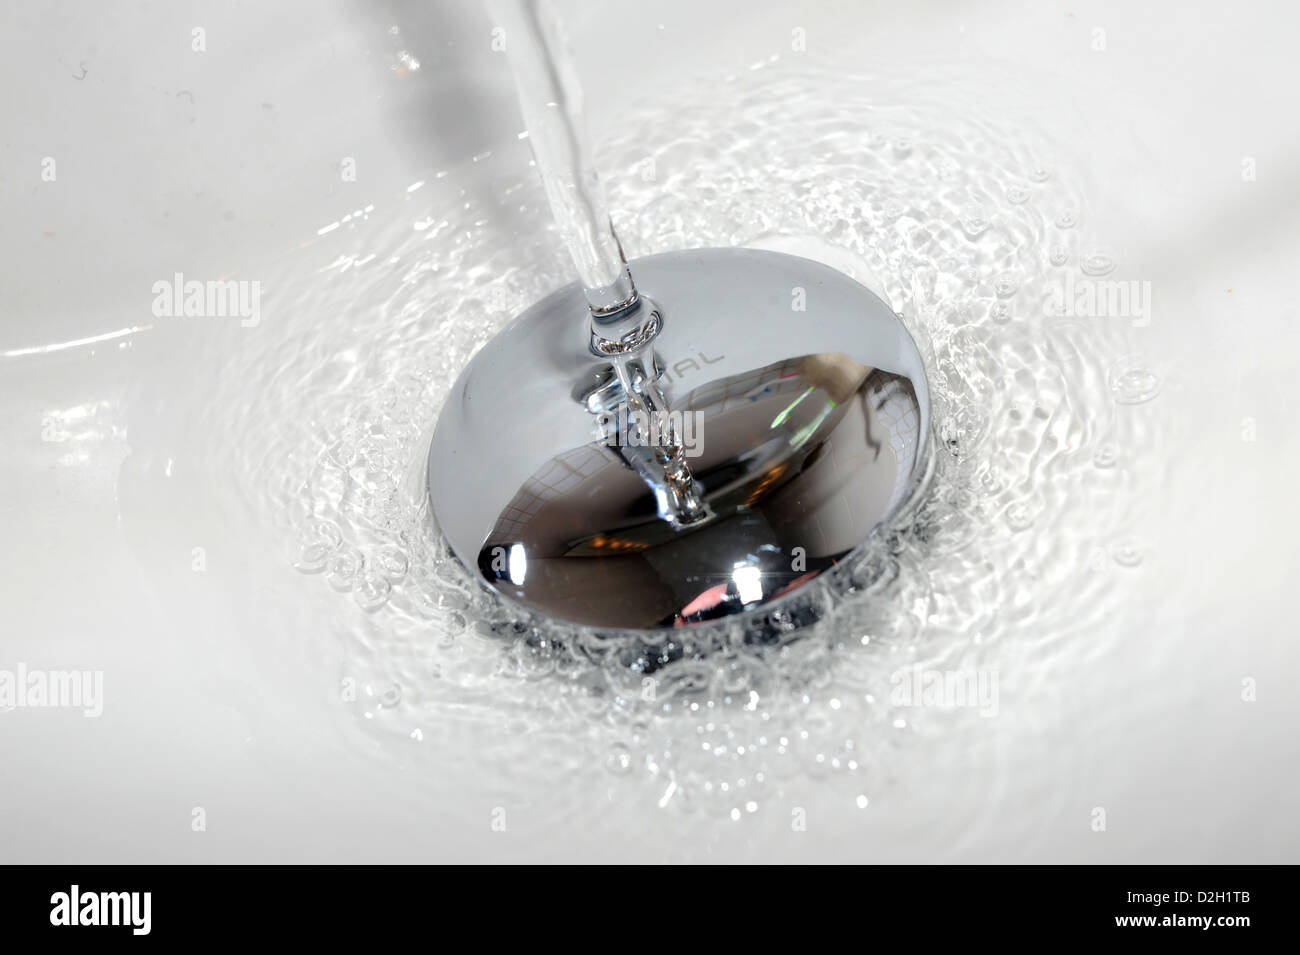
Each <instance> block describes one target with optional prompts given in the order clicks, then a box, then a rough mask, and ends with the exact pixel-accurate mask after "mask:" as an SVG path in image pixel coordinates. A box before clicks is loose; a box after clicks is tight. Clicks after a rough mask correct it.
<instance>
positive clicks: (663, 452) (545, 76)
mask: <svg viewBox="0 0 1300 955" xmlns="http://www.w3.org/2000/svg"><path fill="white" fill-rule="evenodd" d="M492 9H493V12H494V14H495V15H496V17H497V20H498V22H500V23H501V24H502V26H503V28H504V30H505V31H506V33H505V35H506V50H507V55H508V56H509V59H510V66H511V69H512V71H513V73H514V77H515V90H516V92H517V93H518V94H519V107H520V110H521V111H522V113H523V116H524V122H525V124H526V125H527V127H528V138H529V141H530V142H531V143H532V147H533V156H534V157H535V159H536V162H537V170H538V172H539V173H540V175H541V178H542V183H543V185H544V186H545V188H546V196H547V199H548V200H549V202H550V206H551V214H552V215H553V216H554V218H555V223H556V226H557V227H558V228H559V232H560V239H561V241H562V242H563V243H564V245H565V247H566V248H567V249H568V251H569V255H570V257H571V258H572V259H573V264H574V266H575V268H576V269H577V270H578V276H579V279H580V280H581V282H582V285H583V291H584V292H585V294H586V297H587V304H588V305H589V306H590V307H591V315H592V332H591V347H592V351H594V352H596V353H597V354H599V355H602V356H606V357H608V358H609V359H610V363H611V365H612V369H613V371H614V374H615V375H616V376H617V378H618V382H619V384H620V385H621V386H622V391H623V402H624V403H625V404H626V405H627V407H628V410H629V411H630V412H631V415H630V416H629V419H628V420H631V421H633V422H649V423H651V426H650V431H651V434H650V435H643V436H642V438H641V440H637V441H626V440H616V441H613V442H611V443H612V445H613V446H614V447H616V448H617V449H618V451H619V453H620V454H621V455H623V457H624V458H625V459H626V460H627V463H628V464H629V465H630V466H631V467H632V468H633V469H634V470H635V471H636V472H637V474H639V475H640V476H641V478H642V480H643V481H644V482H645V483H646V486H647V487H648V488H649V489H650V491H651V493H652V494H653V495H654V497H655V500H656V505H657V508H658V511H659V515H660V516H661V517H662V518H663V519H664V520H666V521H667V522H668V523H669V524H671V525H673V526H674V527H687V526H690V525H694V524H699V523H700V522H702V521H704V520H706V519H707V517H708V516H709V511H708V509H707V507H706V506H705V504H704V502H703V500H702V498H701V493H700V489H699V487H698V486H697V485H696V482H695V477H694V475H693V474H692V473H691V468H690V465H689V464H688V463H687V460H686V449H685V448H684V447H683V446H682V442H681V438H680V435H678V434H677V433H676V431H675V430H674V429H673V427H672V421H673V418H672V414H671V408H669V406H668V401H667V399H666V398H665V396H664V393H663V390H662V389H661V388H660V387H659V385H658V383H657V382H656V381H655V375H654V371H653V364H654V363H653V361H651V362H646V361H643V360H642V359H641V357H640V354H641V353H642V350H643V349H644V348H645V347H647V346H648V345H649V344H650V343H651V341H653V339H654V336H655V335H656V334H658V331H659V327H660V322H661V316H660V314H659V308H658V305H657V304H656V303H654V302H650V301H648V300H643V299H642V298H641V297H640V296H639V295H638V293H637V288H636V283H635V282H634V281H633V279H632V272H631V270H630V269H629V268H628V265H627V260H626V259H625V258H624V255H623V247H622V244H621V243H620V242H619V241H618V235H617V234H616V233H615V231H614V223H613V220H612V219H611V218H610V215H609V210H608V207H607V206H606V203H605V190H604V188H603V187H602V186H601V183H600V175H599V173H597V171H596V164H595V161H594V160H593V159H592V157H591V151H590V149H589V148H588V146H587V134H586V123H585V121H584V119H583V116H582V86H581V84H580V82H579V80H578V76H577V71H576V70H575V69H574V66H573V60H572V57H571V56H570V55H569V52H568V49H567V48H566V45H565V42H564V38H563V36H562V34H561V26H560V21H559V20H558V19H557V18H556V17H555V15H554V14H553V12H552V11H551V10H550V5H549V4H547V3H546V2H544V0H495V2H494V3H493V4H492ZM647 365H649V366H651V367H647ZM661 425H663V426H661ZM643 449H644V450H643Z"/></svg>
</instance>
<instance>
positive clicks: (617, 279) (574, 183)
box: [491, 0, 637, 315]
mask: <svg viewBox="0 0 1300 955" xmlns="http://www.w3.org/2000/svg"><path fill="white" fill-rule="evenodd" d="M491 7H492V11H493V14H494V15H495V16H496V18H497V21H498V22H499V23H500V24H501V26H502V28H503V29H504V30H505V37H506V40H505V43H506V54H507V56H508V57H509V59H510V68H511V70H512V71H513V73H514V77H515V91H516V92H517V93H518V94H519V108H520V110H521V111H522V112H523V116H524V124H525V125H526V126H527V128H528V138H529V142H531V143H532V147H533V156H534V157H536V160H537V169H538V172H539V173H540V174H541V177H542V183H543V184H544V185H545V187H546V197H547V199H548V200H549V201H550V205H551V214H552V215H553V216H554V217H555V224H556V226H558V228H559V231H560V239H561V241H562V242H563V243H564V244H565V247H566V248H567V249H568V250H569V255H570V256H571V257H572V258H573V264H574V267H575V268H577V270H578V277H579V279H580V280H581V281H582V285H583V288H584V289H585V290H586V293H587V302H588V303H589V304H590V305H591V310H592V313H593V314H595V315H607V314H612V313H616V312H619V311H621V310H622V309H625V308H627V307H629V306H631V305H632V304H633V303H634V302H635V301H636V297H637V296H636V285H635V284H634V283H633V281H632V273H631V272H630V271H629V270H628V267H627V262H626V260H625V259H624V257H623V247H622V245H621V244H620V243H619V241H618V236H617V235H616V234H615V232H614V223H613V221H612V220H611V219H610V216H609V210H608V208H607V207H606V205H605V190H604V188H603V187H602V186H601V183H600V175H599V173H598V172H597V171H596V164H595V162H594V161H593V160H592V158H591V150H590V149H589V148H588V146H587V130H586V123H585V121H584V120H583V116H582V85H581V83H580V82H579V81H578V74H577V71H576V70H575V69H574V66H573V59H572V57H571V56H570V55H569V52H568V49H567V47H566V44H565V41H564V37H563V35H562V33H561V29H562V28H561V26H560V21H559V20H558V19H557V18H556V17H555V15H554V14H553V13H552V12H551V10H550V5H549V4H548V3H546V2H545V0H493V3H492V4H491Z"/></svg>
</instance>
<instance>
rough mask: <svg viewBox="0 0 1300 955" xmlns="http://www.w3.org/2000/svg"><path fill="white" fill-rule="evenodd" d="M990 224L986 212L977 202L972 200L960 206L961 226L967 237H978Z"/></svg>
mask: <svg viewBox="0 0 1300 955" xmlns="http://www.w3.org/2000/svg"><path fill="white" fill-rule="evenodd" d="M990 225H991V223H990V222H989V216H988V213H987V212H985V211H984V207H983V206H981V205H980V204H979V203H976V202H972V203H968V204H967V205H965V206H963V207H962V210H961V228H962V231H963V232H965V233H966V236H967V238H970V239H975V238H978V237H979V236H981V235H983V234H984V233H985V232H987V231H988V229H989V226H990Z"/></svg>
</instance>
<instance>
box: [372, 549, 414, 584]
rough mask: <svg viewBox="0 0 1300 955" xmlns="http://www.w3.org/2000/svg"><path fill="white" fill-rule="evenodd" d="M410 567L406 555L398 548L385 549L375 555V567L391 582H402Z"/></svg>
mask: <svg viewBox="0 0 1300 955" xmlns="http://www.w3.org/2000/svg"><path fill="white" fill-rule="evenodd" d="M409 566H410V563H409V561H407V559H406V555H405V554H403V553H402V552H401V551H400V550H398V549H397V548H396V547H385V548H384V549H383V550H381V551H380V552H379V553H378V554H376V555H375V559H374V567H375V570H377V571H378V572H379V573H380V574H382V575H383V576H384V577H387V578H388V579H389V580H401V579H402V578H403V577H405V576H406V571H407V568H408V567H409Z"/></svg>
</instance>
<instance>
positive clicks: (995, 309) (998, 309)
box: [989, 302, 1011, 323]
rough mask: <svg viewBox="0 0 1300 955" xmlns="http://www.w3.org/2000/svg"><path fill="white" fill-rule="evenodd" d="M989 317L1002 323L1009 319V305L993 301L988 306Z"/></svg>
mask: <svg viewBox="0 0 1300 955" xmlns="http://www.w3.org/2000/svg"><path fill="white" fill-rule="evenodd" d="M989 318H991V319H993V321H995V322H998V323H1002V322H1007V321H1010V320H1011V306H1010V305H1008V304H1007V303H1006V302H994V303H993V304H992V305H991V306H990V307H989Z"/></svg>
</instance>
